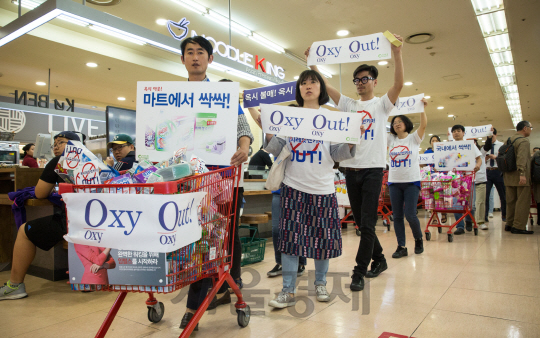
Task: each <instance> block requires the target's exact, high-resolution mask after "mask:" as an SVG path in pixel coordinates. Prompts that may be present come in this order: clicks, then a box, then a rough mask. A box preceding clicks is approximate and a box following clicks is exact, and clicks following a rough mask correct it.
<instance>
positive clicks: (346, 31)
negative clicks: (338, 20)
mask: <svg viewBox="0 0 540 338" xmlns="http://www.w3.org/2000/svg"><path fill="white" fill-rule="evenodd" d="M337 35H338V36H347V35H349V31H348V30H346V29H344V30H341V31H337Z"/></svg>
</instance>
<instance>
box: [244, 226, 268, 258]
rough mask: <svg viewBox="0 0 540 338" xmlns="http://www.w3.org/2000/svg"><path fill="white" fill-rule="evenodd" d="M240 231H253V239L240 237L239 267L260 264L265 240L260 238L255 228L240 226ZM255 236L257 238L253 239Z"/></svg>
mask: <svg viewBox="0 0 540 338" xmlns="http://www.w3.org/2000/svg"><path fill="white" fill-rule="evenodd" d="M240 228H242V229H249V230H254V231H255V232H254V233H253V237H240V242H241V243H242V261H241V264H240V266H244V265H248V264H253V263H257V262H261V261H262V260H264V250H265V248H266V241H267V239H266V238H260V237H259V234H258V231H257V230H258V229H257V227H248V226H241V227H240ZM255 235H257V238H255Z"/></svg>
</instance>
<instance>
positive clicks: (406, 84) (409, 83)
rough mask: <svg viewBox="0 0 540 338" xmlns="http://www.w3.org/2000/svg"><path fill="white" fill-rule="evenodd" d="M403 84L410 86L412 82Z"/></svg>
mask: <svg viewBox="0 0 540 338" xmlns="http://www.w3.org/2000/svg"><path fill="white" fill-rule="evenodd" d="M404 85H406V86H412V82H405V83H404Z"/></svg>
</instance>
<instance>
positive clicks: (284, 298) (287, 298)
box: [268, 291, 296, 309]
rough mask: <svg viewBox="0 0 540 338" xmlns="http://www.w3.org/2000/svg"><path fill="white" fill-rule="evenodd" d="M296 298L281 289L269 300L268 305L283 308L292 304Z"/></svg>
mask: <svg viewBox="0 0 540 338" xmlns="http://www.w3.org/2000/svg"><path fill="white" fill-rule="evenodd" d="M295 304H296V299H295V298H294V296H292V295H291V294H290V293H288V292H283V291H281V292H280V293H279V294H278V296H277V297H276V298H274V299H272V300H271V301H270V303H268V305H270V306H271V307H275V308H278V309H284V308H286V307H289V306H294V305H295Z"/></svg>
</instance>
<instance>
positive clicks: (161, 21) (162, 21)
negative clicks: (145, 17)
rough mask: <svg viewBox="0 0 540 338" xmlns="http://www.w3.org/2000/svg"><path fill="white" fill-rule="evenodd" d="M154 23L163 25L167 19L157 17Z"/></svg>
mask: <svg viewBox="0 0 540 338" xmlns="http://www.w3.org/2000/svg"><path fill="white" fill-rule="evenodd" d="M156 23H157V24H158V25H160V26H165V25H166V24H167V19H157V20H156Z"/></svg>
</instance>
